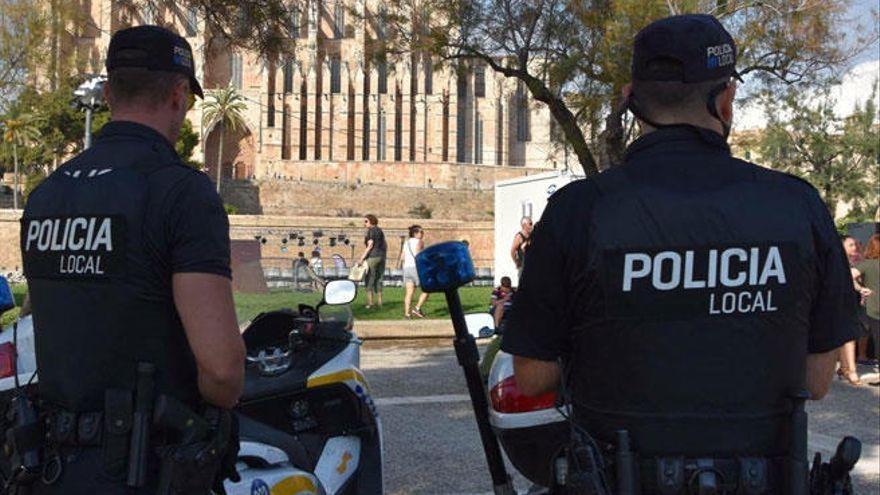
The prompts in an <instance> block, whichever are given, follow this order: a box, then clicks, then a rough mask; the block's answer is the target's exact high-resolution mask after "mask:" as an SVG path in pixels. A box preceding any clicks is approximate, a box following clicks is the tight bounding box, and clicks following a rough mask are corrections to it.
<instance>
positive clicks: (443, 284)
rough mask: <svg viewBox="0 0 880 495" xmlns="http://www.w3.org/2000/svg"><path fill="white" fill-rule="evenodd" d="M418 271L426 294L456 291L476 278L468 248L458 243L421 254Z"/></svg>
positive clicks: (431, 248) (445, 243)
mask: <svg viewBox="0 0 880 495" xmlns="http://www.w3.org/2000/svg"><path fill="white" fill-rule="evenodd" d="M416 269H417V270H418V272H419V281H421V284H422V287H421V288H422V290H423V291H425V292H446V291H451V290H455V289H457V288H459V287H461V286H462V285H465V284H468V283H470V282H471V281H472V280H473V279H474V278H475V277H476V274H475V272H474V262H473V261H472V260H471V254H470V252H469V251H468V248H467V246H465V245H464V244H463V243H461V242H456V241H452V242H443V243H440V244H435V245H433V246H431V247H429V248H427V249H425V250H424V251H422V252H421V253H419V254H418V256H416Z"/></svg>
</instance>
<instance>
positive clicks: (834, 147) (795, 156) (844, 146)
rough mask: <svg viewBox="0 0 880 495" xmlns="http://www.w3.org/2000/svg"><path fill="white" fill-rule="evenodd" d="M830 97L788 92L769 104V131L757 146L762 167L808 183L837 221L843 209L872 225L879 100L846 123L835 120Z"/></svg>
mask: <svg viewBox="0 0 880 495" xmlns="http://www.w3.org/2000/svg"><path fill="white" fill-rule="evenodd" d="M835 103H836V102H835V101H834V99H833V98H832V97H831V96H830V95H829V93H828V91H827V90H826V91H824V92H821V93H820V94H819V95H818V96H817V97H815V98H809V97H807V96H806V95H804V94H803V93H800V92H796V91H789V92H788V93H787V94H786V95H785V96H784V97H783V98H781V99H778V100H777V99H776V98H768V101H767V102H766V114H767V118H768V125H767V127H766V129H765V130H764V131H763V132H762V134H761V137H760V139H759V142H758V149H759V151H760V155H761V161H763V163H764V164H765V165H767V166H769V167H772V168H775V169H778V170H781V171H783V172H788V173H791V174H793V175H796V176H798V177H801V178H803V179H805V180H807V181H809V182H810V183H811V184H813V186H815V187H816V189H817V190H818V191H819V194H820V195H821V196H822V199H823V200H824V201H825V204H826V205H827V206H828V209H829V211H830V212H831V215H832V217H833V216H835V213H836V211H837V209H838V208H837V207H838V205H840V204H847V205H849V206H850V217H851V218H850V220H852V221H860V220H869V219H871V218H872V217H873V216H874V215H875V214H876V212H877V211H878V207H880V204H878V197H877V190H878V188H880V163H878V160H880V115H878V111H877V105H876V99H875V96H872V97H871V98H870V99H869V100H868V101H867V102H865V103H864V104H860V105H857V106H856V108H855V109H854V111H853V113H852V114H851V115H849V116H847V117H839V116H837V115H835V112H834V107H835Z"/></svg>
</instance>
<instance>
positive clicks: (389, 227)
mask: <svg viewBox="0 0 880 495" xmlns="http://www.w3.org/2000/svg"><path fill="white" fill-rule="evenodd" d="M229 223H230V231H231V237H232V238H233V239H253V238H254V237H255V236H260V238H261V240H262V239H265V240H266V243H265V244H263V245H262V246H263V247H262V258H263V260H264V261H263V265H264V266H280V267H285V266H289V260H292V259H294V258H296V257H297V254H298V253H299V252H303V253H304V254H305V255H306V257H309V255H310V253H311V251H312V249H314V247H315V245H314V243H313V240H314V236H313V232H315V231H321V233H322V234H323V236H322V237H320V238H319V246H320V248H321V256H322V258H324V259H325V263H327V262H328V261H326V260H329V259H330V257H331V256H332V255H333V254H339V255H340V256H342V257H343V258H345V260H346V262H347V263H348V264H350V263H351V258H352V246H353V247H354V256H355V257H358V256H360V255H361V253H362V252H363V235H364V229H363V219H362V218H360V217H358V218H326V217H291V216H275V215H232V216H231V217H230V218H229ZM413 223H418V224H419V225H421V226H422V227H423V228H424V229H425V244H426V245H430V244H435V243H438V242H443V241H450V240H455V241H461V240H467V241H468V243H469V244H470V248H471V256H472V257H473V258H474V264H475V265H476V266H477V267H482V268H490V267H492V257H493V255H494V230H493V228H494V227H493V223H492V222H491V221H488V222H475V221H450V220H413V219H407V218H381V217H380V218H379V227H381V228H382V229H383V230H384V231H385V238H386V240H387V242H388V257H389V262H388V265H389V267H393V265H394V263H395V262H396V261H397V257H398V255H399V254H400V247H401V242H402V236H405V235H406V231H407V228H408V227H409V226H410V225H412V224H413ZM291 233H300V234H302V235H303V237H305V238H306V239H305V245H304V246H299V245H298V244H299V242H298V240H297V241H291V240H290V239H289V238H290V234H291ZM339 234H343V235H345V236H346V237H347V238H349V239H351V244H350V245H348V246H346V245H344V244H340V243H338V242H337V245H336V246H335V247H331V246H330V237H338V236H339ZM285 238H287V239H288V241H287V243H284V242H283V239H285Z"/></svg>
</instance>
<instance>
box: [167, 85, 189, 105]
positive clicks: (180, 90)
mask: <svg viewBox="0 0 880 495" xmlns="http://www.w3.org/2000/svg"><path fill="white" fill-rule="evenodd" d="M171 95H172V98H171V105H172V107H173V109H174V110H175V111H179V110H189V81H187V80H185V79H182V80H180V81H178V83H177V84H176V85H175V86H174V91H172V93H171Z"/></svg>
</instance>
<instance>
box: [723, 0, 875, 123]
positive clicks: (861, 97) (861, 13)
mask: <svg viewBox="0 0 880 495" xmlns="http://www.w3.org/2000/svg"><path fill="white" fill-rule="evenodd" d="M878 8H880V2H878V0H852V3H851V5H850V11H849V13H848V14H847V17H848V19H849V21H850V22H851V23H852V30H851V32H853V33H856V32H861V33H865V32H867V31H868V30H870V29H873V30H874V32H875V33H876V32H877V31H878V29H880V27H878V26H876V25H874V26H871V24H872V23H875V22H876V21H875V18H874V17H873V15H872V12H876V11H877V9H878ZM840 80H841V83H840V84H839V85H837V86H835V87H834V88H832V90H831V97H832V98H834V100H835V102H836V104H835V107H834V110H835V113H836V114H837V115H838V116H845V115H849V114H850V113H852V111H853V108H854V107H855V105H856V104H857V103H859V104H861V103H864V102H865V100H867V99H868V98H869V97H870V95H871V94H872V93H873V95H874V98H875V100H880V86H878V81H880V40H875V41H874V43H873V45H872V46H870V47H868V48H867V49H866V50H864V51H863V52H862V53H860V54H859V55H858V56H856V57H855V58H854V59H853V60H852V61H851V62H850V64H849V66H848V67H847V68H846V70H845V72H844V74H842V75H841V77H840ZM745 84H746V85H748V79H747V80H746V82H745ZM746 89H747V88H746ZM805 97H807V98H809V97H810V95H805ZM765 123H766V118H765V116H764V109H763V107H762V106H760V105H759V104H757V103H752V104H750V105H745V106H743V107H741V108H740V109H739V111H738V112H737V114H736V115H735V118H734V129H735V130H736V131H744V130H749V129H760V128H763V127H764V125H765Z"/></svg>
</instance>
